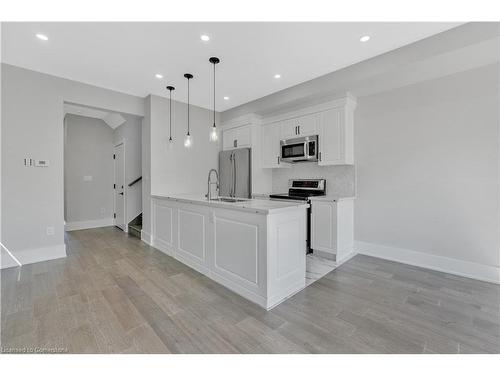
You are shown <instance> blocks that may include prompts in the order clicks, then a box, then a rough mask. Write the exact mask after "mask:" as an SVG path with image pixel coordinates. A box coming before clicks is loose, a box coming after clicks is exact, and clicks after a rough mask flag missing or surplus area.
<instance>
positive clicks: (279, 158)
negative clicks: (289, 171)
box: [278, 156, 280, 165]
mask: <svg viewBox="0 0 500 375" xmlns="http://www.w3.org/2000/svg"><path fill="white" fill-rule="evenodd" d="M279 164H280V157H279V156H278V165H279Z"/></svg>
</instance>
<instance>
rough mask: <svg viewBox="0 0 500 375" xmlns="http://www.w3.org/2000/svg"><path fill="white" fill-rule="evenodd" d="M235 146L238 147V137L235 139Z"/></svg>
mask: <svg viewBox="0 0 500 375" xmlns="http://www.w3.org/2000/svg"><path fill="white" fill-rule="evenodd" d="M233 147H238V140H237V139H235V140H234V141H233Z"/></svg>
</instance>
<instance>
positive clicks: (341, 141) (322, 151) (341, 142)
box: [318, 108, 348, 165]
mask: <svg viewBox="0 0 500 375" xmlns="http://www.w3.org/2000/svg"><path fill="white" fill-rule="evenodd" d="M344 125H345V124H344V110H343V109H341V108H334V109H330V110H328V111H324V112H322V113H321V114H320V134H319V155H318V156H319V158H318V165H335V164H348V163H346V160H345V157H344V156H345V133H344V132H345V129H344Z"/></svg>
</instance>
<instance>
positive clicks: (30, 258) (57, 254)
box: [1, 244, 66, 268]
mask: <svg viewBox="0 0 500 375" xmlns="http://www.w3.org/2000/svg"><path fill="white" fill-rule="evenodd" d="M11 251H12V250H11ZM12 253H13V255H14V256H15V257H16V258H17V260H19V262H20V263H21V264H22V265H25V264H31V263H38V262H45V261H47V260H53V259H58V258H65V257H66V245H65V244H62V245H54V246H47V247H39V248H36V249H27V250H20V251H15V252H14V251H12ZM9 265H10V266H9ZM13 266H17V264H14V265H11V262H5V264H4V262H3V261H2V264H1V268H8V267H13Z"/></svg>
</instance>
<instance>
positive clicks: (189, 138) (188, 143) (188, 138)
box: [184, 73, 193, 148]
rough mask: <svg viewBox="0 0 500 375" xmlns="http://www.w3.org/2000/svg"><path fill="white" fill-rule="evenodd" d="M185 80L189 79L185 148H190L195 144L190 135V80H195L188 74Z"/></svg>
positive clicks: (185, 75)
mask: <svg viewBox="0 0 500 375" xmlns="http://www.w3.org/2000/svg"><path fill="white" fill-rule="evenodd" d="M184 78H186V79H187V84H188V102H187V125H188V128H187V130H188V131H187V134H186V137H184V147H186V148H190V147H191V145H192V144H193V141H192V140H191V134H189V80H190V79H191V78H193V75H192V74H189V73H186V74H184Z"/></svg>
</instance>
